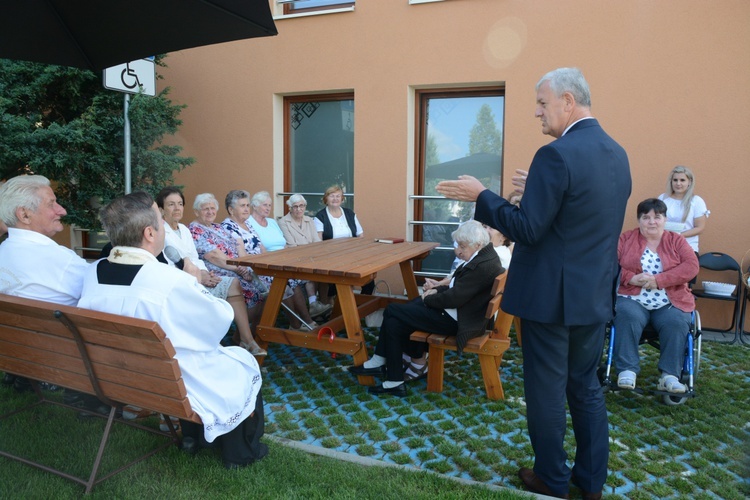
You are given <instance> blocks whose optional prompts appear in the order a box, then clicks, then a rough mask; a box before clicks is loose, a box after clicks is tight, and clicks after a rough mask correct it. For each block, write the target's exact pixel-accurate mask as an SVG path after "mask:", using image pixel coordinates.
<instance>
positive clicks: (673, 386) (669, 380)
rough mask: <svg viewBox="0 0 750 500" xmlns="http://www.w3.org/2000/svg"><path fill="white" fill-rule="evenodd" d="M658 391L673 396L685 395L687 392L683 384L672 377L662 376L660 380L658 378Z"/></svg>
mask: <svg viewBox="0 0 750 500" xmlns="http://www.w3.org/2000/svg"><path fill="white" fill-rule="evenodd" d="M658 389H659V390H660V391H667V392H671V393H673V394H685V392H687V387H686V386H685V384H681V383H680V381H679V380H678V379H677V377H675V376H674V375H662V376H661V378H659V386H658Z"/></svg>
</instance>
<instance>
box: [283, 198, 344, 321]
mask: <svg viewBox="0 0 750 500" xmlns="http://www.w3.org/2000/svg"><path fill="white" fill-rule="evenodd" d="M286 204H287V206H288V207H289V212H288V213H287V214H286V215H285V216H284V217H282V218H281V219H279V227H280V228H281V232H282V233H283V234H284V239H286V246H288V247H296V246H299V245H307V244H308V243H315V242H317V241H320V236H319V235H318V231H317V230H316V229H315V223H314V222H313V219H312V217H309V216H308V215H306V214H305V209H306V208H307V200H306V199H305V197H304V196H302V195H301V194H293V195H292V196H290V197H289V199H288V200H287V202H286ZM305 289H306V290H307V299H308V302H309V303H310V316H312V317H313V318H315V317H318V316H322V315H324V314H325V313H327V312H328V311H330V310H331V308H332V307H333V306H332V305H331V304H323V302H321V301H318V297H317V294H318V285H317V283H315V282H314V281H308V282H307V283H306V284H305Z"/></svg>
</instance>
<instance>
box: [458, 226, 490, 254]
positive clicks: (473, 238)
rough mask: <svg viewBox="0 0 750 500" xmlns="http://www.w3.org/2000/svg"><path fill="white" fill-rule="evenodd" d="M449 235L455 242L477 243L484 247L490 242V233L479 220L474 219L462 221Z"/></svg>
mask: <svg viewBox="0 0 750 500" xmlns="http://www.w3.org/2000/svg"><path fill="white" fill-rule="evenodd" d="M451 236H452V237H453V241H455V242H456V243H465V244H467V245H472V246H473V245H479V247H480V248H484V247H486V246H487V245H488V244H489V242H490V234H489V233H488V232H487V230H486V229H485V228H484V227H482V224H481V223H480V222H478V221H475V220H470V221H466V222H464V223H463V224H461V225H460V226H458V229H456V230H455V231H453V233H452V234H451Z"/></svg>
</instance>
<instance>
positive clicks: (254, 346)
mask: <svg viewBox="0 0 750 500" xmlns="http://www.w3.org/2000/svg"><path fill="white" fill-rule="evenodd" d="M240 347H242V348H243V349H246V350H247V351H249V352H250V354H252V355H253V356H266V355H267V354H268V351H266V350H265V349H263V348H262V347H261V346H259V345H258V343H257V342H255V341H254V340H253V341H252V342H251V343H250V344H248V343H247V342H240Z"/></svg>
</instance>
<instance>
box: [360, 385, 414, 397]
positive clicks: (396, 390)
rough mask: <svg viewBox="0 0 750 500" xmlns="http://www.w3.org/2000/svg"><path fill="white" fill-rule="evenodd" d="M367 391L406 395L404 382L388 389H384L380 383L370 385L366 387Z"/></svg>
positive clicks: (399, 395)
mask: <svg viewBox="0 0 750 500" xmlns="http://www.w3.org/2000/svg"><path fill="white" fill-rule="evenodd" d="M367 392H369V393H370V394H393V395H394V396H398V397H401V398H403V397H404V396H406V384H399V385H397V386H396V387H391V388H390V389H386V388H385V387H383V386H382V385H373V386H372V387H368V388H367Z"/></svg>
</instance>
